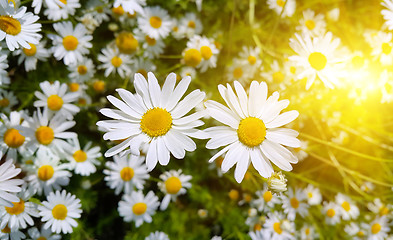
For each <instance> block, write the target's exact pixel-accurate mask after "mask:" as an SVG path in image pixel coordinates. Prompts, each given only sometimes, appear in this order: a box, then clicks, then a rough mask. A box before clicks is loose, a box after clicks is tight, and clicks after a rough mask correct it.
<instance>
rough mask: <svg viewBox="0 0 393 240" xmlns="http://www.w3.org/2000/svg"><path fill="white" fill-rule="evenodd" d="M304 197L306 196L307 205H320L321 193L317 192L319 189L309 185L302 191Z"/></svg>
mask: <svg viewBox="0 0 393 240" xmlns="http://www.w3.org/2000/svg"><path fill="white" fill-rule="evenodd" d="M304 195H305V196H306V199H307V201H308V204H309V205H319V204H321V201H322V195H321V192H320V191H319V188H317V187H314V186H313V185H311V184H309V185H308V186H307V187H306V188H305V189H304Z"/></svg>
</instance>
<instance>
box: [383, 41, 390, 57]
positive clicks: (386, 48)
mask: <svg viewBox="0 0 393 240" xmlns="http://www.w3.org/2000/svg"><path fill="white" fill-rule="evenodd" d="M391 51H392V46H390V44H389V43H382V52H383V53H384V54H390V52H391Z"/></svg>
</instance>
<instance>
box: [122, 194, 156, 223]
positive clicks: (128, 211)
mask: <svg viewBox="0 0 393 240" xmlns="http://www.w3.org/2000/svg"><path fill="white" fill-rule="evenodd" d="M159 205H160V203H159V201H158V197H157V196H156V195H154V193H153V191H149V192H148V193H147V195H146V196H143V193H142V191H138V192H131V194H124V195H123V197H122V200H121V201H120V202H119V207H118V208H117V210H118V211H119V215H120V216H121V217H123V218H124V221H125V222H131V221H134V222H135V226H136V227H139V226H140V225H142V223H143V222H148V223H150V222H151V221H152V220H153V219H152V218H151V216H152V215H154V214H155V213H156V210H157V208H158V206H159Z"/></svg>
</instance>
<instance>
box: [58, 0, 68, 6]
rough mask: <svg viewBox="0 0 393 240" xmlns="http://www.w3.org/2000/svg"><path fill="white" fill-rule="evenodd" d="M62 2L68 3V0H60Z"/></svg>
mask: <svg viewBox="0 0 393 240" xmlns="http://www.w3.org/2000/svg"><path fill="white" fill-rule="evenodd" d="M59 1H60V2H62V3H63V4H64V5H67V0H59Z"/></svg>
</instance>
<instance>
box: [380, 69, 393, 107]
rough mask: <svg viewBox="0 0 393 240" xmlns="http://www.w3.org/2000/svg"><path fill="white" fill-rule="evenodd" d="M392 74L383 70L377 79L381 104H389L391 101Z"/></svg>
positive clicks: (392, 92) (392, 94)
mask: <svg viewBox="0 0 393 240" xmlns="http://www.w3.org/2000/svg"><path fill="white" fill-rule="evenodd" d="M392 76H393V74H392V73H391V72H388V71H386V70H384V71H383V72H382V73H381V74H380V77H379V79H380V80H379V85H380V89H381V92H382V98H381V103H390V102H392V101H393V80H392Z"/></svg>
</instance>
